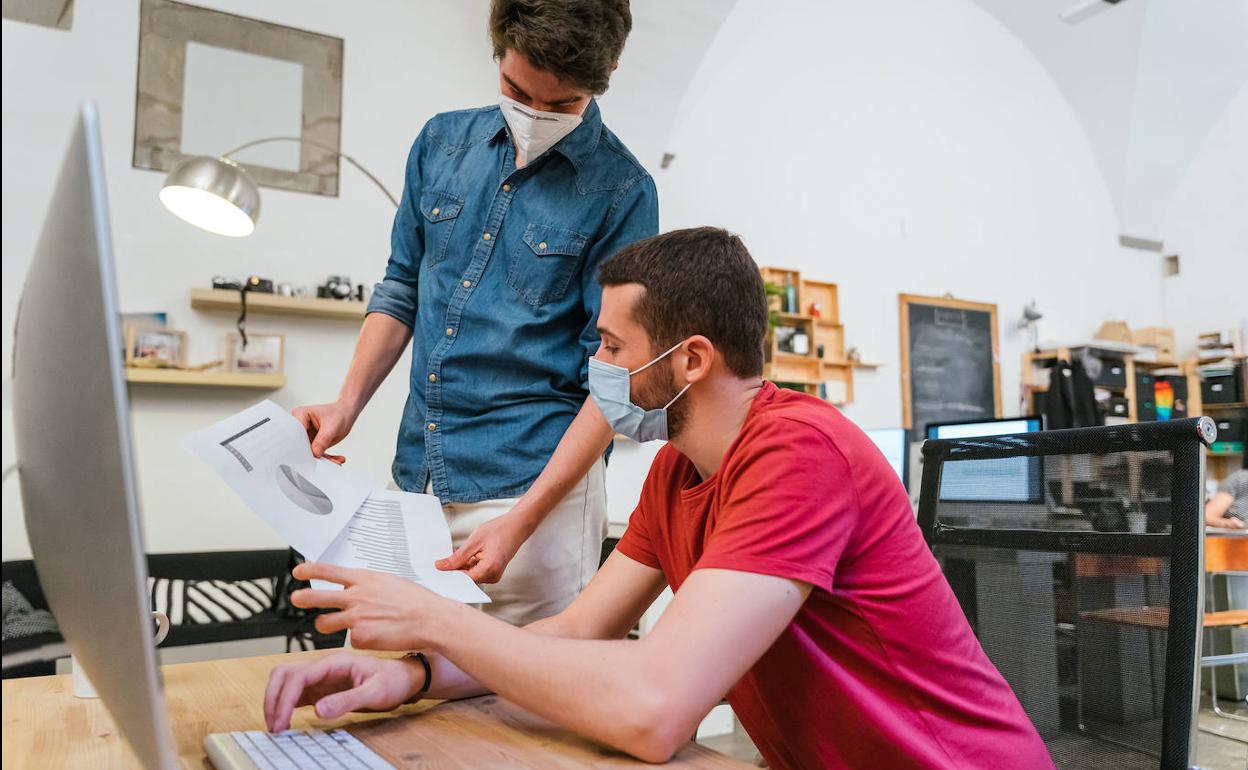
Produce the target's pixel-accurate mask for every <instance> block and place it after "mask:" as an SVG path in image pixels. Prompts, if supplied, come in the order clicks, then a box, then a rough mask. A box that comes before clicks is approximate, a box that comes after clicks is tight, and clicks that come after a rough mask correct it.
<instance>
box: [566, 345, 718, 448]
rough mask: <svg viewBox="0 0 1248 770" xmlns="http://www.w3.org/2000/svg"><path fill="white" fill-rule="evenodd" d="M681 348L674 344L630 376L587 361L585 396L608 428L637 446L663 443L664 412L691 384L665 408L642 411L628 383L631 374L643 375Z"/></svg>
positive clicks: (603, 363)
mask: <svg viewBox="0 0 1248 770" xmlns="http://www.w3.org/2000/svg"><path fill="white" fill-rule="evenodd" d="M683 344H684V341H683V340H682V341H680V342H678V343H676V344H675V345H673V346H672V348H671V349H670V350H668V351H667V352H666V353H664V354H663V355H661V356H659V357H658V358H656V359H654V360H653V361H651V362H650V363H648V364H646V365H645V366H642V367H640V368H637V369H634V370H633V371H631V372H630V371H629V370H627V369H625V368H624V367H622V366H616V365H615V364H608V363H607V362H606V361H599V360H598V359H597V358H591V359H589V395H590V396H592V397H593V399H594V403H596V404H597V405H598V411H600V412H602V416H603V417H605V418H607V422H608V423H610V424H611V427H612V428H614V429H615V432H616V433H619V434H621V435H624V436H627V437H629V438H631V439H632V440H633V441H636V442H638V443H643V442H646V441H654V440H655V439H658V440H660V441H666V440H667V409H668V407H670V406H671V405H672V404H674V403H676V400H677V399H679V398H680V397H681V396H683V395H685V391H686V390H689V386H690V385H692V384H693V383H692V382H691V383H689V384H688V385H685V387H684V389H683V390H681V391H680V392H679V393H677V394H676V398H673V399H672V400H671V401H668V402H667V404H666V405H665V406H663V407H660V408H659V409H642V408H641V407H640V406H637V405H636V404H634V403H633V399H632V394H631V392H630V390H629V382H630V381H631V380H632V376H633V375H634V374H638V373H640V372H644V371H645V370H647V369H649V368H650V367H652V366H654V365H655V364H657V363H658V362H660V361H662V360H663V359H664V358H666V357H667V356H669V355H671V353H672V351H673V350H675V349H676V348H678V347H680V346H681V345H683Z"/></svg>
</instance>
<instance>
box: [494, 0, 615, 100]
mask: <svg viewBox="0 0 1248 770" xmlns="http://www.w3.org/2000/svg"><path fill="white" fill-rule="evenodd" d="M632 28H633V14H632V12H631V11H630V10H629V8H628V0H493V2H492V3H491V4H490V41H491V42H492V43H493V44H494V58H495V59H502V58H503V54H504V53H506V52H507V51H508V50H512V51H515V52H516V53H518V54H520V55H521V56H523V57H524V58H526V59H528V60H529V63H530V64H532V65H533V66H534V67H538V68H540V69H544V70H546V71H548V72H552V73H554V74H555V75H556V76H557V77H558V78H559V79H561V80H568V81H570V82H572V83H575V84H576V85H577V86H578V87H580V88H583V89H585V90H586V91H589V92H590V93H592V94H601V93H604V92H605V91H606V90H607V85H608V83H609V82H610V80H611V71H612V70H614V69H615V65H616V62H618V61H619V60H620V53H621V52H622V51H623V50H624V41H625V40H626V39H628V33H629V31H630V30H632Z"/></svg>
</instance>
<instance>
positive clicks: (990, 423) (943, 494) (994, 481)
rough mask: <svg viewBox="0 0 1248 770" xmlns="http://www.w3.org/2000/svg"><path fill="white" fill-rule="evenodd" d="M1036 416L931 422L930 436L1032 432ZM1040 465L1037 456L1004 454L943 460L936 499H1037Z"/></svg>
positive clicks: (1040, 489)
mask: <svg viewBox="0 0 1248 770" xmlns="http://www.w3.org/2000/svg"><path fill="white" fill-rule="evenodd" d="M1040 429H1041V422H1040V418H1039V417H1014V418H1007V419H1000V420H981V421H976V422H944V423H931V424H929V425H928V426H927V437H928V438H930V439H965V438H979V437H983V436H1005V435H1008V434H1011V433H1033V432H1035V431H1038V430H1040ZM1043 476H1044V466H1043V463H1042V462H1041V460H1040V458H1038V457H1006V458H1001V459H995V460H969V461H962V462H950V463H946V464H945V466H944V468H943V472H942V473H941V480H940V499H941V500H947V501H952V502H1008V503H1038V502H1042V501H1043V499H1044V492H1043V485H1044V478H1043Z"/></svg>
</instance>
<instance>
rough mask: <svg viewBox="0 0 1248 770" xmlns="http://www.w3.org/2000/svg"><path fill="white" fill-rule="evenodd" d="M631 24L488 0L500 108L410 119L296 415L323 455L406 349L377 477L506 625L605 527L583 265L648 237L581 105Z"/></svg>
mask: <svg viewBox="0 0 1248 770" xmlns="http://www.w3.org/2000/svg"><path fill="white" fill-rule="evenodd" d="M631 26H632V17H631V15H630V13H629V8H628V2H627V0H494V2H493V3H492V6H491V10H490V35H491V39H492V42H493V46H494V56H495V58H496V59H497V60H498V62H499V88H500V91H501V94H500V99H499V104H497V105H491V106H489V107H483V108H480V109H474V110H464V111H459V112H450V113H444V114H441V115H437V116H435V117H434V118H433V119H432V120H430V121H429V122H428V123H427V124H425V127H424V129H423V130H422V131H421V132H420V135H419V136H418V137H417V138H416V141H415V143H414V144H413V146H412V150H411V154H410V155H409V157H408V161H407V177H406V184H405V187H404V191H403V199H402V201H401V203H400V205H399V211H398V214H397V216H396V217H395V221H394V230H393V233H392V235H391V255H390V261H389V264H388V266H387V268H386V275H385V278H384V279H383V280H382V281H381V283H379V284H377V287H376V291H375V293H374V295H373V299H372V301H371V302H370V303H369V307H368V316H367V318H366V320H365V322H364V327H363V329H362V331H361V332H360V339H359V342H358V343H357V346H356V351H355V356H354V358H353V359H352V361H351V366H350V368H349V370H348V372H347V376H346V380H345V382H344V384H343V386H342V390H341V392H340V394H339V396H338V399H337V400H336V401H334V402H332V403H329V404H322V405H317V406H308V407H300V408H298V409H296V410H295V415H296V416H297V417H299V418H300V419H301V420H302V421H303V423H304V425H305V426H306V427H307V429H308V434H309V436H310V437H311V439H312V449H313V453H314V454H316V455H318V456H322V455H323V456H326V457H329V458H330V459H334V460H337V461H341V460H342V458H341V457H340V456H336V455H332V454H326V450H328V449H329V448H331V447H332V446H334V444H336V443H338V442H339V441H341V440H342V439H343V438H344V437H345V436H346V435H347V434H348V432H349V431H350V430H351V427H352V425H353V424H354V423H355V420H356V418H357V417H358V416H359V414H360V412H361V410H363V408H364V405H365V404H366V403H367V402H368V400H369V398H370V397H371V396H372V394H373V393H374V392H375V391H376V389H377V387H378V385H380V383H381V381H382V380H383V379H385V377H386V375H387V374H389V372H390V370H391V368H392V367H393V366H394V364H395V362H396V361H397V360H398V359H399V357H400V356H401V355H402V353H403V351H404V349H405V348H406V347H407V346H408V344H409V342H410V344H411V350H412V368H411V391H410V393H409V395H408V399H407V405H406V407H405V408H404V411H403V418H402V423H401V425H400V428H399V438H398V449H397V452H396V456H395V460H394V466H393V473H394V479H395V481H396V482H397V483H398V485H399V486H400V487H401V488H402V489H405V490H408V491H412V492H424V491H429V492H432V493H433V494H436V495H437V496H438V497H439V498H441V500H442V504H443V509H444V512H445V513H446V515H447V519H448V522H449V524H450V526H451V533H452V537H453V540H454V544H455V547H456V550H455V552H454V553H453V554H452V555H451V557H450V558H448V559H445V560H443V561H442V562H439V564H438V567H439V568H441V569H467V570H468V571H469V574H470V575H471V576H472V577H473V578H474V579H475V580H477V581H478V582H479V583H483V584H486V585H484V587H485V590H486V592H487V593H489V594H490V596H491V598H492V599H493V604H492V605H489V606H488V607H487V611H489V612H491V613H492V614H494V615H496V616H497V617H500V618H502V619H504V620H507V621H508V622H511V623H516V624H521V623H528V622H531V621H533V620H536V619H538V618H541V617H547V616H550V615H554V614H556V613H558V612H559V611H561V610H562V609H564V608H565V607H566V606H567V605H568V604H570V603H571V601H572V599H573V598H575V597H576V595H577V594H578V593H579V592H580V590H581V588H583V587H584V586H585V584H586V583H587V582H588V581H589V578H590V577H591V576H592V575H593V573H594V572H595V570H596V569H597V566H598V558H599V552H600V549H601V544H602V540H603V538H604V537H605V534H606V493H605V484H604V478H603V476H604V465H603V459H602V458H603V453H604V451H605V450H606V448H607V446H608V445H609V444H610V442H611V436H612V432H611V429H610V428H609V427H608V425H607V423H606V422H605V421H604V420H603V418H602V416H601V414H600V413H599V412H598V410H597V408H596V407H595V406H594V405H593V402H592V401H591V400H588V399H587V398H586V396H587V390H586V384H587V378H588V361H589V358H590V356H592V355H593V354H594V352H595V351H596V350H597V348H598V344H599V340H598V333H597V331H596V328H595V325H596V320H597V316H598V310H599V304H600V301H601V288H600V287H599V285H598V283H597V280H596V277H595V276H596V274H597V270H598V267H599V265H600V264H602V263H603V262H604V261H605V260H607V259H608V258H610V257H611V256H613V255H614V254H615V253H616V252H617V251H619V250H620V249H621V248H623V247H625V246H627V245H629V244H630V243H632V242H634V241H637V240H640V239H642V238H645V237H648V236H651V235H654V234H655V233H656V232H657V231H658V198H657V194H656V192H655V188H654V182H653V180H652V179H651V178H650V176H649V174H647V173H646V171H645V169H644V168H642V166H641V164H640V163H638V161H637V159H636V158H634V157H633V156H632V154H631V153H630V152H629V151H628V149H627V148H626V147H624V145H623V144H622V143H621V142H620V140H619V139H618V138H616V136H615V135H614V134H612V133H611V132H610V131H609V130H608V129H607V128H606V127H605V126H604V125H603V123H602V117H601V115H600V113H599V109H598V105H597V103H596V102H595V101H594V98H593V97H594V96H595V95H596V94H601V93H603V92H604V91H606V89H607V84H608V80H609V77H610V74H611V72H612V71H613V70H614V69H615V67H616V65H617V61H618V59H619V55H620V52H621V51H622V50H623V47H624V41H625V39H626V38H627V36H628V32H629V30H630V28H631ZM526 543H527V545H525V547H524V549H523V550H521V548H520V546H521V545H524V544H526ZM504 570H505V572H504Z"/></svg>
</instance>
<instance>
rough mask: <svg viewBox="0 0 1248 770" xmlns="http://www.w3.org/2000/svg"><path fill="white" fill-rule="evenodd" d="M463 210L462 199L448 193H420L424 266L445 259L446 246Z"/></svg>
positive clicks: (433, 191) (436, 191) (431, 191)
mask: <svg viewBox="0 0 1248 770" xmlns="http://www.w3.org/2000/svg"><path fill="white" fill-rule="evenodd" d="M463 209H464V199H463V198H460V197H458V196H456V195H451V194H450V193H448V192H440V191H438V190H430V191H428V192H424V193H421V196H420V213H421V214H422V215H423V216H424V218H425V255H424V258H425V264H427V265H436V264H438V263H439V262H441V261H442V260H443V259H445V258H446V244H447V243H448V242H449V241H450V240H451V231H452V230H454V229H455V221H456V220H457V219H458V218H459V212H461V211H463Z"/></svg>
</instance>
